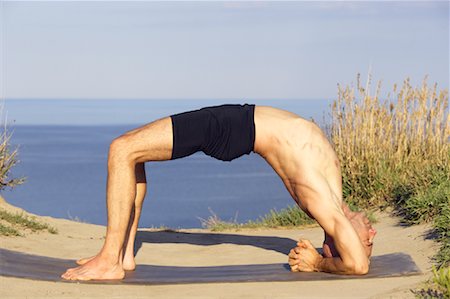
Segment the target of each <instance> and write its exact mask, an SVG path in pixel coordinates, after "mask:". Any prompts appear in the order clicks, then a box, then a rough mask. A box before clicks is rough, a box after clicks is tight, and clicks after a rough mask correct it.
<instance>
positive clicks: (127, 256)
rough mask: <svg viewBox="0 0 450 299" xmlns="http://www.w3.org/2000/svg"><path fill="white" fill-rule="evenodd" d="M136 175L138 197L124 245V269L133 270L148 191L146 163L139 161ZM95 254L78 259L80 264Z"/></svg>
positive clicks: (135, 200)
mask: <svg viewBox="0 0 450 299" xmlns="http://www.w3.org/2000/svg"><path fill="white" fill-rule="evenodd" d="M135 176H136V198H135V199H134V206H133V209H132V213H131V216H130V222H129V225H128V229H127V238H126V242H125V246H124V257H123V265H122V266H123V269H124V270H127V271H133V270H134V269H135V268H136V263H135V261H134V241H135V238H136V232H137V229H138V223H139V218H140V215H141V211H142V204H143V202H144V198H145V194H146V191H147V180H146V177H145V167H144V163H138V164H136V167H135ZM94 258H95V256H93V257H90V258H83V259H79V260H78V261H77V264H78V265H84V264H86V263H87V262H89V261H90V260H92V259H94Z"/></svg>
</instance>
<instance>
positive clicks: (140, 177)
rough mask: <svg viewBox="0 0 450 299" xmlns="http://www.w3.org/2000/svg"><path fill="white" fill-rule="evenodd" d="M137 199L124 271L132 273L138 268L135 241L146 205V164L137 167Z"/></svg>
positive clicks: (126, 244)
mask: <svg viewBox="0 0 450 299" xmlns="http://www.w3.org/2000/svg"><path fill="white" fill-rule="evenodd" d="M135 173H136V198H135V200H134V209H133V211H134V213H132V214H131V219H130V226H129V228H128V234H127V241H126V243H125V248H124V257H123V269H124V270H128V271H132V270H134V269H135V268H136V263H135V261H134V241H135V239H136V233H137V229H138V224H139V218H140V217H141V211H142V204H143V203H144V198H145V194H146V191H147V180H146V177H145V167H144V163H138V164H137V165H136V171H135Z"/></svg>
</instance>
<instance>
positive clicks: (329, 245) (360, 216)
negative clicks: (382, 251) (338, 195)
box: [323, 204, 377, 257]
mask: <svg viewBox="0 0 450 299" xmlns="http://www.w3.org/2000/svg"><path fill="white" fill-rule="evenodd" d="M343 211H344V214H345V216H346V217H347V219H348V220H349V221H350V223H351V224H352V226H353V228H354V229H355V231H356V233H357V234H358V236H359V239H360V240H361V244H362V245H363V248H364V250H365V252H366V254H367V257H370V256H371V255H372V247H373V239H374V237H375V235H376V233H377V231H376V230H375V229H374V228H373V227H372V224H371V223H370V221H369V219H368V218H367V216H366V214H365V213H363V212H352V211H350V209H349V208H348V206H347V205H345V204H344V207H343ZM323 251H324V255H325V256H327V257H332V256H339V253H338V252H337V250H336V248H335V247H334V242H333V240H332V239H331V238H327V237H326V238H325V241H324V244H323Z"/></svg>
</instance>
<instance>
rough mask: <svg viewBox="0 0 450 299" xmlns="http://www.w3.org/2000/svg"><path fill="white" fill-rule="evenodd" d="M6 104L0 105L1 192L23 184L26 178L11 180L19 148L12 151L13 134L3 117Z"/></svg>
mask: <svg viewBox="0 0 450 299" xmlns="http://www.w3.org/2000/svg"><path fill="white" fill-rule="evenodd" d="M3 107H4V104H3V103H0V120H1V121H2V122H3V125H2V131H1V132H0V190H3V189H5V188H6V187H10V188H12V187H14V186H16V185H19V184H22V183H23V182H24V180H25V179H24V178H11V177H10V171H11V169H12V168H13V167H14V165H16V163H17V153H18V152H17V148H16V149H13V150H11V148H10V140H11V136H12V134H11V133H10V132H8V128H7V122H6V120H4V117H3Z"/></svg>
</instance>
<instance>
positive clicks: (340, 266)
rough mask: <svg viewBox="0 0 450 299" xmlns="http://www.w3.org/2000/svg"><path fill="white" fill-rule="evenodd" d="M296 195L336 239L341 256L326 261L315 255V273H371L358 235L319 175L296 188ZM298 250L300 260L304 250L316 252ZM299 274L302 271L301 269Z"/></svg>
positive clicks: (312, 248)
mask: <svg viewBox="0 0 450 299" xmlns="http://www.w3.org/2000/svg"><path fill="white" fill-rule="evenodd" d="M295 194H296V196H297V198H299V199H300V202H301V206H302V207H303V208H304V209H305V210H306V211H307V212H308V213H309V214H310V215H311V216H313V217H314V218H315V219H316V220H317V222H318V223H319V225H320V226H321V227H322V228H323V229H324V231H325V233H326V234H328V235H329V236H331V237H332V238H333V240H334V243H335V246H336V249H337V251H338V252H339V255H340V256H339V257H325V258H324V257H321V256H320V255H319V254H317V255H314V256H315V257H316V260H314V261H311V263H312V265H311V266H312V269H313V271H322V272H330V273H336V274H366V273H367V272H368V270H369V259H368V258H367V256H366V254H365V252H364V248H363V246H362V244H361V241H360V239H359V237H358V235H357V234H356V231H355V230H354V228H353V226H352V225H351V223H350V221H349V220H348V219H347V218H346V217H345V215H344V213H343V211H342V208H341V204H340V201H339V199H338V197H337V196H336V194H335V193H334V192H333V191H332V189H331V188H330V186H329V184H328V182H327V180H326V179H325V178H324V177H323V176H322V175H320V174H319V173H317V172H316V173H313V174H309V175H308V180H307V181H306V184H305V183H304V184H297V185H296V188H295ZM309 244H310V243H309ZM299 246H300V244H299ZM297 248H300V250H299V251H300V253H297V255H299V256H300V258H301V256H302V252H301V251H302V250H303V251H304V252H305V251H311V250H314V251H315V249H314V247H312V245H311V246H306V247H305V246H303V247H302V246H300V247H297ZM309 255H311V254H309ZM299 270H301V271H302V269H301V267H300V268H299Z"/></svg>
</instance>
